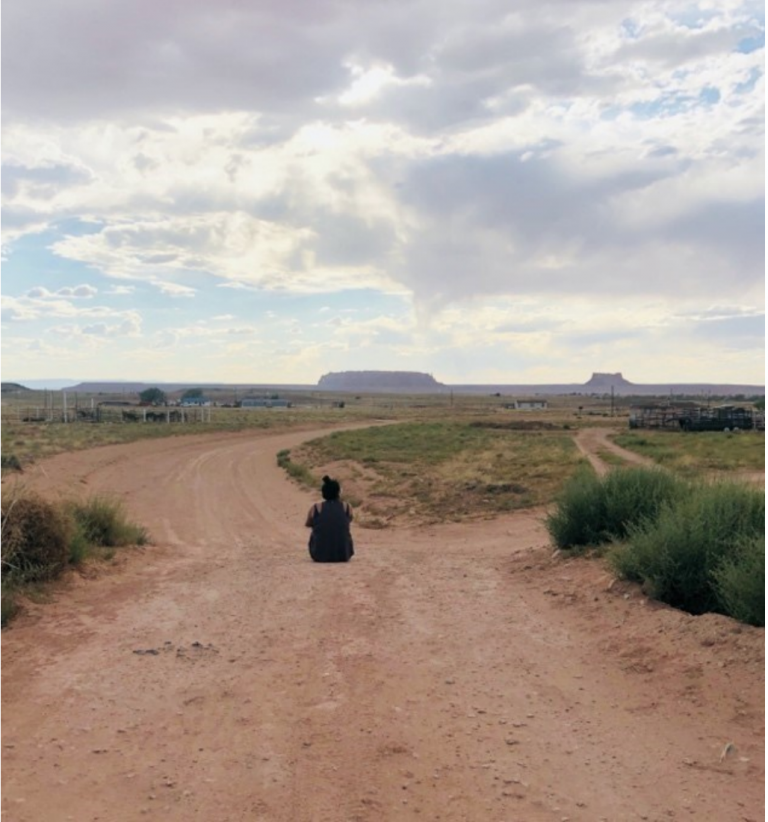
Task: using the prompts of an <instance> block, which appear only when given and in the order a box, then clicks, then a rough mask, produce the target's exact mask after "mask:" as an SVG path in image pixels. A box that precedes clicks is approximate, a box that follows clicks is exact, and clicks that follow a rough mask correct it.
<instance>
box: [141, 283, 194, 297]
mask: <svg viewBox="0 0 768 822" xmlns="http://www.w3.org/2000/svg"><path fill="white" fill-rule="evenodd" d="M152 285H154V286H155V287H156V288H157V289H158V290H159V291H160V293H161V294H165V295H166V296H168V297H194V296H195V294H197V290H196V289H194V288H190V287H189V286H187V285H180V284H179V283H166V282H152Z"/></svg>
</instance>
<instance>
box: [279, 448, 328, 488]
mask: <svg viewBox="0 0 768 822" xmlns="http://www.w3.org/2000/svg"><path fill="white" fill-rule="evenodd" d="M277 464H278V466H279V467H280V468H282V469H283V470H284V471H285V472H286V473H287V474H288V476H289V477H292V478H293V479H295V480H296V481H297V482H299V483H302V484H303V485H317V484H318V483H317V480H316V479H315V477H314V476H313V474H312V472H311V471H310V470H309V469H308V468H307V467H306V466H305V465H301V464H299V463H298V462H293V461H292V460H291V452H290V451H289V450H288V449H287V448H285V449H283V450H282V451H278V452H277Z"/></svg>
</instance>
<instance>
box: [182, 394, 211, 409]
mask: <svg viewBox="0 0 768 822" xmlns="http://www.w3.org/2000/svg"><path fill="white" fill-rule="evenodd" d="M210 404H211V401H210V400H209V399H208V398H207V397H182V399H181V400H179V405H181V406H182V407H186V408H189V407H190V406H201V405H210Z"/></svg>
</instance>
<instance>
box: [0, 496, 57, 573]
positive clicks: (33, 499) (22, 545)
mask: <svg viewBox="0 0 768 822" xmlns="http://www.w3.org/2000/svg"><path fill="white" fill-rule="evenodd" d="M72 532H73V525H72V521H71V519H70V518H69V517H68V516H67V515H66V512H65V511H63V510H62V509H61V508H60V507H57V506H56V505H54V504H53V503H50V502H46V501H45V500H44V499H42V498H41V497H39V496H38V495H36V494H31V493H22V492H20V493H19V494H17V495H12V496H11V497H10V498H9V497H5V498H4V499H3V502H2V576H3V579H7V580H13V581H24V582H31V581H38V580H45V579H53V578H54V577H56V576H57V575H58V574H59V573H60V572H61V570H62V569H63V568H64V567H65V566H66V564H67V562H68V560H69V541H70V538H71V536H72Z"/></svg>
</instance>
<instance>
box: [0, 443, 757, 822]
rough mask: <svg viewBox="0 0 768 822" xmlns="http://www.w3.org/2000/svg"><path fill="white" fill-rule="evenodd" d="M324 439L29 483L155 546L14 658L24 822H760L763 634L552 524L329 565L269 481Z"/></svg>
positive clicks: (448, 530)
mask: <svg viewBox="0 0 768 822" xmlns="http://www.w3.org/2000/svg"><path fill="white" fill-rule="evenodd" d="M307 436H308V433H307V432H305V433H304V434H296V433H294V434H282V435H264V434H261V435H260V434H253V433H250V434H240V435H210V436H205V437H199V438H184V439H168V440H165V441H155V442H140V443H136V444H132V445H129V446H110V447H105V448H100V449H97V450H93V451H90V452H82V453H77V454H69V455H62V456H59V457H56V458H53V459H51V460H48V461H47V462H46V463H44V464H41V465H39V466H38V467H37V468H35V469H32V470H31V471H29V472H28V474H27V475H26V477H25V482H26V483H27V484H28V485H31V486H33V487H37V488H39V489H41V490H43V491H45V492H46V493H47V494H56V493H63V494H71V493H77V492H83V493H86V492H87V493H95V492H110V493H112V494H115V495H117V496H119V497H121V498H123V499H124V500H125V503H126V506H127V508H128V510H129V512H130V514H131V516H132V517H133V518H134V519H136V520H137V521H139V522H141V523H142V524H144V525H146V526H147V527H148V528H149V530H150V531H151V533H152V535H153V538H154V542H155V544H154V545H153V546H151V547H148V548H146V549H142V550H140V551H137V552H134V553H132V554H130V556H128V557H127V558H126V559H124V560H121V564H120V567H119V568H118V569H117V570H116V571H111V572H109V573H104V574H102V575H100V576H98V577H97V578H95V579H85V580H83V579H80V578H79V577H75V578H74V579H73V581H72V582H71V583H70V584H69V585H68V586H66V587H65V589H64V590H62V591H61V593H60V594H58V595H57V596H56V597H55V599H54V601H52V602H47V603H45V604H42V605H37V606H32V607H31V608H30V610H28V611H27V612H26V613H25V614H23V615H22V616H21V617H20V618H19V619H18V620H17V621H16V622H15V623H14V624H13V625H12V627H11V628H10V629H9V630H7V631H5V632H4V634H3V652H4V653H3V692H2V700H3V821H4V822H41V821H43V820H44V821H45V822H58V821H59V820H75V822H89V821H90V820H94V821H95V820H106V821H108V822H123V821H124V820H125V822H132V820H145V819H156V820H162V822H177V821H178V822H186V821H187V820H205V822H236V821H237V822H240V821H241V820H242V821H243V822H245V820H248V822H259V820H263V821H264V822H310V820H311V822H337V821H338V822H346V820H350V822H351V821H352V820H359V821H360V822H363V821H364V820H365V821H367V820H370V822H378V820H430V821H431V820H443V821H447V820H457V821H458V820H470V822H474V821H475V820H478V822H481V821H482V822H485V820H492V821H495V820H498V822H502V820H504V821H505V822H539V821H540V820H541V821H542V822H543V820H547V822H549V821H550V820H554V822H564V820H573V822H576V820H585V821H588V822H593V821H597V820H610V822H623V820H640V819H642V820H653V821H654V822H662V821H663V822H667V821H668V820H671V819H674V820H681V819H691V820H696V821H697V822H706V821H708V820H712V822H721V821H722V820H728V821H729V822H730V820H736V821H737V822H738V821H740V820H758V819H763V795H764V794H763V790H764V789H763V778H764V744H763V719H764V711H763V699H764V685H763V681H764V654H763V639H764V635H763V632H762V631H760V630H757V629H752V628H748V627H743V626H739V625H737V624H736V623H734V622H732V621H731V620H728V619H725V618H720V617H715V616H707V617H699V618H694V617H690V616H687V615H684V614H680V613H677V612H674V611H672V610H670V609H667V608H664V607H662V606H658V605H655V604H653V603H648V602H646V601H645V600H644V599H643V597H642V595H641V594H640V593H639V592H637V591H636V590H634V589H630V588H628V587H622V586H621V585H619V584H615V585H610V578H609V576H608V575H607V574H606V572H605V570H604V569H603V568H602V567H601V566H600V565H599V564H597V563H595V562H590V561H587V560H568V559H563V558H562V557H553V556H552V552H551V548H550V547H549V546H548V540H547V535H546V531H545V529H544V527H543V525H542V522H541V515H542V512H533V513H531V512H526V513H522V514H515V515H513V516H509V517H506V518H503V519H499V520H496V521H494V522H488V523H481V524H477V523H474V524H471V525H468V524H452V525H446V526H441V527H429V528H423V529H414V530H395V529H387V530H381V531H363V530H361V529H357V530H356V531H355V537H356V545H357V556H356V557H355V558H354V560H353V561H352V562H351V563H350V564H349V565H347V566H321V565H314V564H313V563H311V562H310V561H309V558H308V556H307V552H306V549H305V544H306V536H307V535H306V532H305V529H304V528H303V527H302V521H303V518H304V516H305V513H306V509H307V508H308V507H309V505H310V504H311V502H312V501H313V497H312V496H311V495H308V494H307V493H305V492H302V491H301V490H299V489H298V488H297V487H296V486H294V485H292V484H291V483H290V482H289V481H288V480H287V479H286V478H285V476H284V474H283V473H282V472H281V471H280V470H279V469H278V468H277V467H276V461H275V454H276V452H277V451H278V450H280V449H281V448H291V447H294V446H295V445H296V444H297V443H298V442H299V441H300V440H302V439H304V438H306V437H307ZM609 586H610V587H609Z"/></svg>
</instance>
